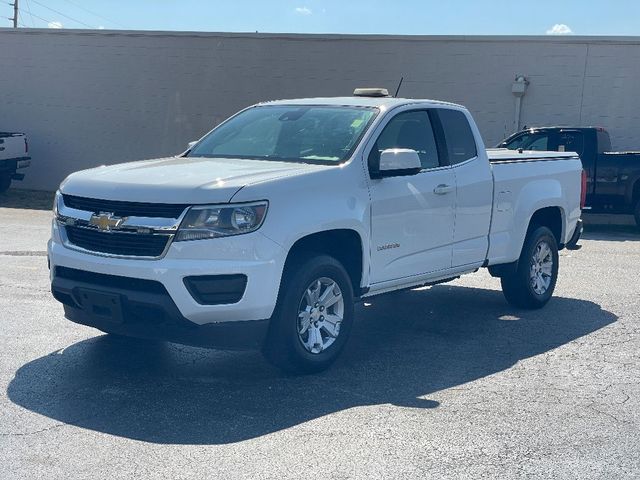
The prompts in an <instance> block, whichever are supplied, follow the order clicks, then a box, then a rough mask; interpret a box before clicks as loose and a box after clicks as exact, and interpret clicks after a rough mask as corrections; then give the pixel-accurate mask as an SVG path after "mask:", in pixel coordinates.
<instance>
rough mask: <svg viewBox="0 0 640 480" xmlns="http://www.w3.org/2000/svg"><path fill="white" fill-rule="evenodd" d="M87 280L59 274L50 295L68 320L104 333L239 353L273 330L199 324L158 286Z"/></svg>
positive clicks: (258, 323) (260, 323)
mask: <svg viewBox="0 0 640 480" xmlns="http://www.w3.org/2000/svg"><path fill="white" fill-rule="evenodd" d="M91 276H98V277H99V276H100V274H92V275H91ZM105 277H110V278H112V277H113V276H106V275H105ZM120 278H122V279H123V280H127V279H126V277H120ZM88 280H89V278H87V279H86V280H85V281H81V280H78V279H77V278H73V279H72V278H64V277H61V276H59V275H55V276H54V278H53V282H52V283H51V292H52V294H53V296H54V297H55V298H56V300H58V301H59V302H61V303H62V304H63V305H64V312H65V317H66V318H68V319H69V320H71V321H73V322H75V323H80V324H83V325H88V326H91V327H95V328H97V329H99V330H102V331H103V332H107V333H115V334H118V335H125V336H130V337H138V338H146V339H152V340H166V341H169V342H175V343H181V344H184V345H193V346H198V347H207V348H221V349H230V350H236V349H251V348H260V347H261V346H262V344H263V342H264V339H265V337H266V334H267V330H268V328H269V320H247V321H233V322H220V323H208V324H204V325H198V324H195V323H193V322H191V321H189V320H188V319H186V318H185V317H183V316H182V314H181V313H180V311H179V310H178V307H177V306H176V305H175V303H174V302H173V300H172V299H171V297H170V296H169V293H168V292H167V291H166V290H165V289H164V286H162V284H160V283H159V282H154V283H157V286H158V287H156V288H153V289H150V288H147V289H131V288H126V287H125V286H124V285H117V286H116V285H108V286H107V285H105V282H103V281H100V280H98V281H88ZM130 280H131V282H132V283H133V284H134V285H135V279H130ZM110 282H111V283H113V282H112V281H111V280H110Z"/></svg>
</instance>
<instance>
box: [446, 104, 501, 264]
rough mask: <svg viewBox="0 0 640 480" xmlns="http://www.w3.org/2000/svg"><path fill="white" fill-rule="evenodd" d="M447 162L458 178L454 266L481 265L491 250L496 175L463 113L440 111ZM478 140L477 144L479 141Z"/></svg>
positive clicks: (480, 141)
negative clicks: (490, 230)
mask: <svg viewBox="0 0 640 480" xmlns="http://www.w3.org/2000/svg"><path fill="white" fill-rule="evenodd" d="M436 112H437V113H438V120H439V122H440V125H441V128H442V132H443V137H444V143H445V146H446V148H445V153H446V155H447V161H448V163H449V164H450V165H451V167H452V170H453V173H454V175H455V179H456V207H455V225H454V233H453V266H454V267H461V266H464V265H478V264H482V263H483V262H484V260H485V259H486V256H487V251H488V249H489V227H490V224H491V209H492V207H493V175H492V173H491V166H490V165H489V159H488V158H487V154H486V150H485V149H484V145H483V142H482V140H481V139H480V133H479V132H478V131H477V130H476V132H475V134H474V131H473V130H472V128H471V125H472V123H471V122H470V120H471V118H470V117H468V114H465V113H464V112H463V111H461V110H453V109H446V108H439V109H437V110H436ZM476 137H477V139H478V140H477V141H476Z"/></svg>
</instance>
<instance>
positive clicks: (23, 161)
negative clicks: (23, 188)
mask: <svg viewBox="0 0 640 480" xmlns="http://www.w3.org/2000/svg"><path fill="white" fill-rule="evenodd" d="M28 153H29V144H28V143H27V136H26V135H25V134H24V133H16V132H0V193H2V192H5V191H6V190H8V189H9V187H10V186H11V181H12V180H22V179H24V173H18V170H21V169H23V168H27V167H28V166H29V165H30V164H31V157H29V156H28Z"/></svg>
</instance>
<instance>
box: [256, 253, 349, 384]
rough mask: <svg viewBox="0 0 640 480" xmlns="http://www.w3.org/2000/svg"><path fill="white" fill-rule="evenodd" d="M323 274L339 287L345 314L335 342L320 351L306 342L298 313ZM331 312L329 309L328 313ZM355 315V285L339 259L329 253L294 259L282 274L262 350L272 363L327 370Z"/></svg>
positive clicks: (299, 370) (297, 370)
mask: <svg viewBox="0 0 640 480" xmlns="http://www.w3.org/2000/svg"><path fill="white" fill-rule="evenodd" d="M320 278H325V279H330V280H332V281H333V282H335V283H336V284H337V286H338V287H339V289H340V292H341V296H342V302H343V314H342V322H341V323H340V324H339V330H338V334H337V336H336V337H335V339H333V340H332V342H333V343H331V345H329V346H328V347H326V349H324V350H322V351H320V352H319V353H311V352H310V351H308V350H307V348H306V347H305V346H304V345H303V340H302V339H301V337H300V335H299V333H298V328H299V322H298V315H299V311H300V310H299V309H300V306H301V304H302V302H303V301H305V300H303V297H304V295H305V292H306V291H307V289H308V288H309V287H310V286H311V285H312V283H313V282H315V281H316V280H317V279H320ZM325 288H326V287H325ZM325 291H326V290H325ZM328 312H329V309H327V311H326V312H325V313H328ZM353 317H354V301H353V287H352V285H351V279H350V278H349V275H348V273H347V271H346V270H345V268H344V267H343V266H342V264H341V263H340V262H338V261H337V260H336V259H335V258H333V257H330V256H328V255H313V256H310V257H307V258H306V259H302V260H295V259H294V260H293V261H292V262H290V264H289V265H287V267H286V268H285V272H284V274H283V278H282V284H281V286H280V294H279V298H278V304H277V306H276V309H275V312H274V314H273V316H272V318H271V324H270V326H269V333H268V334H267V338H266V341H265V345H264V348H263V354H264V356H265V357H266V358H267V360H269V362H271V363H272V364H273V365H275V366H276V367H278V368H280V369H282V370H284V371H286V372H289V373H295V374H299V373H316V372H320V371H322V370H325V369H327V368H328V367H329V366H330V365H331V364H332V363H333V362H334V361H335V360H336V358H337V357H338V355H340V352H341V351H342V349H343V348H344V346H345V344H346V342H347V339H348V338H349V334H350V333H351V327H352V325H353ZM307 335H309V334H307Z"/></svg>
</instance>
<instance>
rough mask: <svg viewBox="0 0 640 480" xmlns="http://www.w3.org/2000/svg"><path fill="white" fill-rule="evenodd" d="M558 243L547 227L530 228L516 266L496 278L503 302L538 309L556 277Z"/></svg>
mask: <svg viewBox="0 0 640 480" xmlns="http://www.w3.org/2000/svg"><path fill="white" fill-rule="evenodd" d="M558 260H559V257H558V243H557V241H556V238H555V237H554V235H553V233H552V232H551V230H549V229H548V228H547V227H536V228H534V229H533V230H532V231H531V232H530V233H529V234H528V235H527V238H526V239H525V242H524V246H523V247H522V253H521V254H520V259H519V260H518V267H517V269H516V270H515V271H514V272H513V273H509V274H506V275H504V276H503V277H502V278H501V279H500V280H501V284H502V291H503V293H504V296H505V297H506V299H507V301H508V302H509V303H510V304H512V305H514V306H516V307H520V308H530V309H535V308H542V307H543V306H544V305H546V303H547V302H548V301H549V300H550V299H551V296H552V295H553V291H554V289H555V287H556V281H557V279H558Z"/></svg>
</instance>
